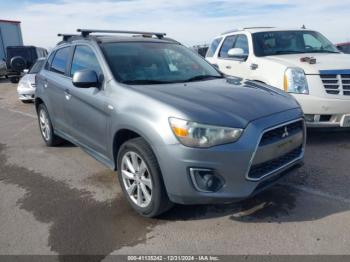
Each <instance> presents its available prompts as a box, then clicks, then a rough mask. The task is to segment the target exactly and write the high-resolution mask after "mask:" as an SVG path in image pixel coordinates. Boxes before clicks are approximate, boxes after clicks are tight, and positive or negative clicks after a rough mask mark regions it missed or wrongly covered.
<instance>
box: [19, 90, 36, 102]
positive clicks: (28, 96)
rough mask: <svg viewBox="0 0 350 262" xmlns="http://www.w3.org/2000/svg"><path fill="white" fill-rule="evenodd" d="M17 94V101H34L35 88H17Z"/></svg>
mask: <svg viewBox="0 0 350 262" xmlns="http://www.w3.org/2000/svg"><path fill="white" fill-rule="evenodd" d="M17 94H18V99H19V100H22V101H24V100H34V99H35V88H17Z"/></svg>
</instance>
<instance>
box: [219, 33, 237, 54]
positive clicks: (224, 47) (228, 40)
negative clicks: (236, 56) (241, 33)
mask: <svg viewBox="0 0 350 262" xmlns="http://www.w3.org/2000/svg"><path fill="white" fill-rule="evenodd" d="M236 37H237V36H235V35H232V36H228V37H226V38H225V40H224V43H223V44H222V47H221V49H220V53H219V57H222V58H228V54H227V53H228V50H230V49H231V48H232V47H233V44H234V42H235V40H236Z"/></svg>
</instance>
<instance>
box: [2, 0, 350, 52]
mask: <svg viewBox="0 0 350 262" xmlns="http://www.w3.org/2000/svg"><path fill="white" fill-rule="evenodd" d="M349 13H350V0H341V1H340V0H333V1H330V0H318V1H317V3H316V2H315V1H306V0H279V1H277V0H264V1H258V0H245V1H243V0H238V1H236V0H213V1H210V0H176V1H164V0H119V1H112V0H102V1H95V0H81V1H74V0H53V1H48V0H17V1H8V0H7V1H4V0H0V19H12V20H20V21H22V31H23V36H24V41H25V43H26V44H34V45H38V46H44V47H52V46H54V45H55V43H56V42H57V41H58V38H57V37H56V35H57V33H59V32H62V33H74V32H75V29H76V28H103V29H125V30H133V29H134V30H143V31H148V30H149V31H164V32H166V33H168V35H169V36H170V37H173V38H175V39H177V40H179V41H180V42H182V43H184V44H186V45H193V44H202V43H208V42H210V41H211V39H212V38H213V37H215V36H216V35H218V34H220V33H221V32H224V31H227V30H229V29H233V28H240V27H245V26H276V27H282V28H299V27H301V26H302V25H303V24H305V25H306V26H307V27H308V28H311V29H315V30H318V31H320V32H322V33H323V34H324V35H326V36H327V37H328V38H329V39H330V40H332V41H333V42H343V41H350V32H349V30H348V28H350V19H349V18H348V14H349Z"/></svg>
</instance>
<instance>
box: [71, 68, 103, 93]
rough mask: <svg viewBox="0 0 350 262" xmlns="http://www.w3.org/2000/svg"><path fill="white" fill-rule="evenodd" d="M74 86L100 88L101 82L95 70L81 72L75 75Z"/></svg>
mask: <svg viewBox="0 0 350 262" xmlns="http://www.w3.org/2000/svg"><path fill="white" fill-rule="evenodd" d="M72 82H73V85H74V86H76V87H79V88H90V87H98V85H99V81H98V77H97V74H96V72H95V71H94V70H89V69H85V70H79V71H76V72H75V73H74V75H73V80H72Z"/></svg>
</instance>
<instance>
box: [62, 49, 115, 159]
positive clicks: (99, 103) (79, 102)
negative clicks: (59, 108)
mask: <svg viewBox="0 0 350 262" xmlns="http://www.w3.org/2000/svg"><path fill="white" fill-rule="evenodd" d="M83 69H91V70H94V71H95V72H96V73H97V75H99V78H100V79H103V72H102V69H101V66H100V62H99V60H98V58H97V56H96V53H95V52H94V51H93V50H92V48H91V47H89V46H87V45H77V46H75V50H74V53H73V56H72V62H71V68H70V82H69V85H68V86H69V88H67V90H66V93H67V94H68V95H67V96H66V101H67V114H68V117H69V124H70V128H69V135H70V136H72V137H73V138H74V139H76V140H77V141H78V142H79V143H81V144H83V145H84V146H86V147H88V149H92V150H94V151H96V152H98V153H100V154H102V155H104V156H106V155H107V138H106V137H107V117H108V114H107V110H106V109H107V108H106V99H105V91H104V88H103V83H101V87H99V88H95V87H91V88H77V87H75V86H74V85H73V83H72V77H73V74H74V73H75V72H76V71H78V70H83Z"/></svg>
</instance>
